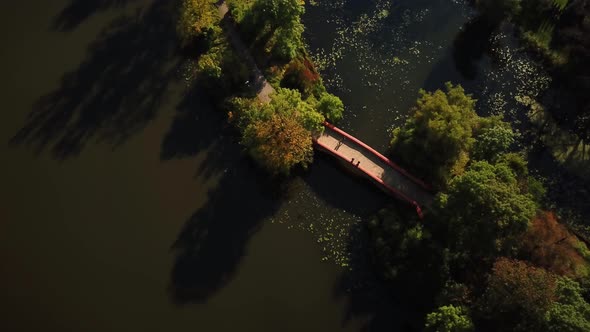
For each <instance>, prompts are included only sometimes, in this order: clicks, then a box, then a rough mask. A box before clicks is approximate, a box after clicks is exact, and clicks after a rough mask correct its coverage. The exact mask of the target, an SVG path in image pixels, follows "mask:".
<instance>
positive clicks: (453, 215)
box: [437, 161, 537, 258]
mask: <svg viewBox="0 0 590 332" xmlns="http://www.w3.org/2000/svg"><path fill="white" fill-rule="evenodd" d="M437 206H438V209H439V211H440V216H441V217H442V218H443V220H446V222H447V226H448V227H449V228H448V237H447V238H448V241H449V246H450V248H451V249H452V250H453V251H454V252H455V253H457V254H460V255H463V256H464V257H469V258H487V257H495V256H497V255H499V254H506V255H509V254H512V253H514V252H515V250H516V241H517V238H518V236H520V235H521V234H522V233H524V231H526V229H527V228H528V224H529V221H530V220H531V218H532V217H533V216H534V215H535V211H536V208H537V207H536V205H535V203H534V201H533V199H532V197H531V196H530V195H528V194H527V193H526V192H521V189H520V188H519V186H518V182H517V179H516V177H515V174H514V172H513V171H512V170H511V169H510V168H509V167H507V166H506V165H504V164H496V165H492V164H489V163H488V162H485V161H479V162H475V163H473V164H472V165H471V166H470V167H469V168H468V170H467V171H466V172H465V173H464V174H463V175H460V176H457V177H455V178H454V179H453V180H451V182H450V185H449V190H448V193H447V194H439V196H438V200H437Z"/></svg>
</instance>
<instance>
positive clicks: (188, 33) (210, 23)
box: [177, 0, 219, 44]
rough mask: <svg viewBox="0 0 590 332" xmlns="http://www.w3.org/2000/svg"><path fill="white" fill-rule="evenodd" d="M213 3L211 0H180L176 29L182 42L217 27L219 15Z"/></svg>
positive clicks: (186, 41)
mask: <svg viewBox="0 0 590 332" xmlns="http://www.w3.org/2000/svg"><path fill="white" fill-rule="evenodd" d="M214 3H215V1H213V0H183V1H182V6H181V9H180V18H179V20H178V25H177V30H178V34H179V36H180V39H181V41H182V42H183V43H185V44H186V43H189V42H191V41H193V40H194V39H195V38H197V37H199V36H202V35H204V34H206V33H207V32H209V31H210V30H215V29H218V25H217V24H218V22H219V16H218V14H217V10H216V8H215V6H214Z"/></svg>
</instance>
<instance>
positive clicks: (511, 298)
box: [480, 258, 557, 331]
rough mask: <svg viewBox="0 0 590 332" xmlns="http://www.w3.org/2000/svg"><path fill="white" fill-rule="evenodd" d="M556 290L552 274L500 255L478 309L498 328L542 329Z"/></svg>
mask: <svg viewBox="0 0 590 332" xmlns="http://www.w3.org/2000/svg"><path fill="white" fill-rule="evenodd" d="M556 289H557V277H556V276H555V275H554V274H552V273H549V272H547V271H545V270H543V269H540V268H535V267H533V266H531V265H529V264H527V263H525V262H522V261H516V260H511V259H507V258H500V259H498V260H497V261H496V263H495V264H494V267H493V270H492V274H491V276H490V278H489V281H488V286H487V289H486V291H485V294H484V295H483V297H482V299H481V302H480V308H481V311H482V312H483V314H484V316H487V317H488V318H490V319H493V324H494V325H496V326H497V330H499V331H510V330H512V331H542V330H543V326H544V321H545V313H546V312H547V311H548V310H549V308H550V307H551V305H552V303H553V302H554V301H555V293H556Z"/></svg>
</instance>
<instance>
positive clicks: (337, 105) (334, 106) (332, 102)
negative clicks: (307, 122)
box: [317, 93, 344, 122]
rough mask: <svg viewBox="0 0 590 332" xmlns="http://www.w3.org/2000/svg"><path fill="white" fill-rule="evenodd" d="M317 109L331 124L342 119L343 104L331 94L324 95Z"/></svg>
mask: <svg viewBox="0 0 590 332" xmlns="http://www.w3.org/2000/svg"><path fill="white" fill-rule="evenodd" d="M317 108H318V111H320V113H322V114H323V115H324V116H325V117H326V118H327V119H328V120H330V121H332V122H336V121H338V120H340V119H342V113H343V112H344V104H343V103H342V100H340V98H338V97H336V96H334V95H333V94H330V93H324V94H323V95H322V97H321V98H320V100H319V102H318V106H317Z"/></svg>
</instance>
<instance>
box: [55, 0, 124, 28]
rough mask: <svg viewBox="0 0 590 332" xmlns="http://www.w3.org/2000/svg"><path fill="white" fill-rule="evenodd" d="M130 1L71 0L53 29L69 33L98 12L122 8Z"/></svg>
mask: <svg viewBox="0 0 590 332" xmlns="http://www.w3.org/2000/svg"><path fill="white" fill-rule="evenodd" d="M129 2H132V0H71V2H70V4H69V5H68V6H66V7H65V8H64V9H63V10H62V11H61V13H59V15H58V16H57V17H56V18H55V19H54V21H53V28H54V29H56V30H59V31H70V30H73V29H75V28H77V27H78V26H79V25H80V24H82V22H84V21H86V20H87V19H88V18H90V17H91V16H92V15H94V14H96V13H97V12H99V11H103V10H107V9H110V8H113V7H115V8H117V7H119V8H120V7H123V6H125V5H127V4H128V3H129Z"/></svg>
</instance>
